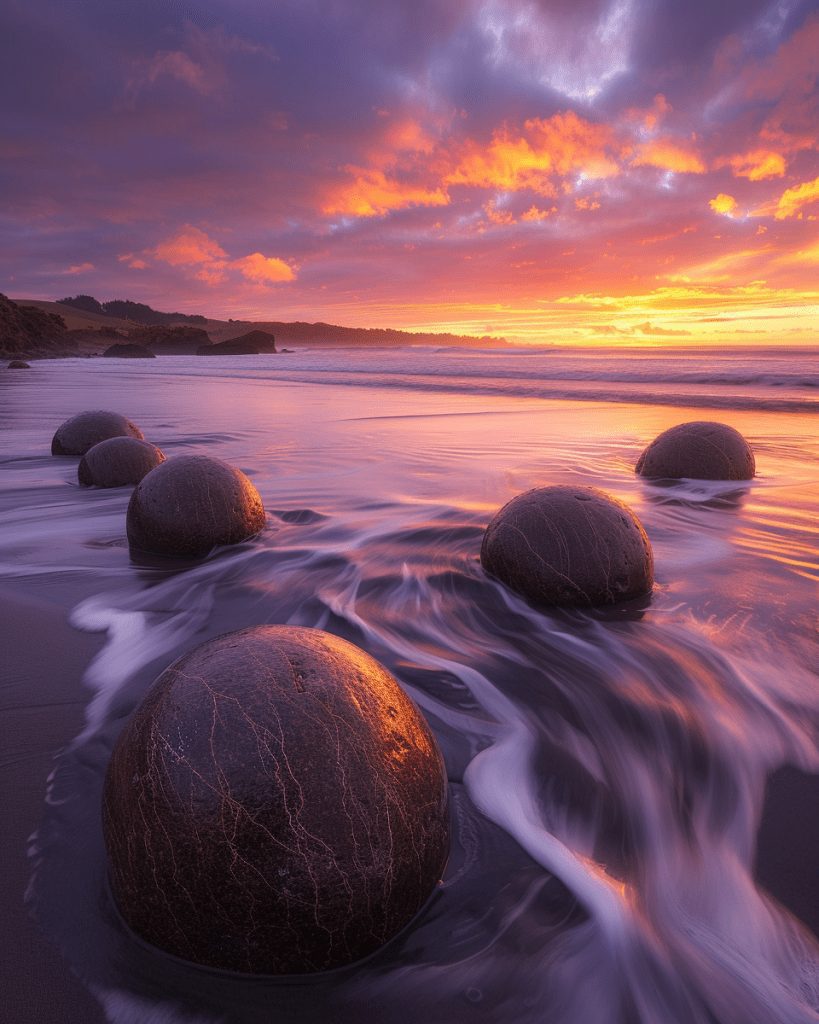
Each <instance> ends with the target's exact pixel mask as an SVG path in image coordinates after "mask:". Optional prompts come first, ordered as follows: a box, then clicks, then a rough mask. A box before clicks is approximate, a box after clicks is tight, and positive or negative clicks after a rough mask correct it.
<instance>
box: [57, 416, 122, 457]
mask: <svg viewBox="0 0 819 1024" xmlns="http://www.w3.org/2000/svg"><path fill="white" fill-rule="evenodd" d="M109 437H135V438H137V440H139V441H141V440H142V431H141V430H140V429H139V427H137V426H136V425H135V424H134V423H132V422H131V421H130V420H129V419H126V417H125V416H120V414H119V413H117V412H106V411H104V410H102V409H97V410H94V411H89V412H80V413H77V415H76V416H72V417H71V419H68V420H66V421H65V423H62V424H61V425H60V426H59V427H58V428H57V432H56V433H55V434H54V437H53V438H52V441H51V454H52V455H85V453H86V452H87V451H88V449H89V448H93V447H94V445H95V444H99V443H100V441H106V440H108V438H109Z"/></svg>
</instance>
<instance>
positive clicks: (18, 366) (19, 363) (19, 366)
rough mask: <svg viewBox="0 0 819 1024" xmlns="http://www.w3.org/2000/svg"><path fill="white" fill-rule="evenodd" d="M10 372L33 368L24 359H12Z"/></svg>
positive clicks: (9, 367) (9, 366)
mask: <svg viewBox="0 0 819 1024" xmlns="http://www.w3.org/2000/svg"><path fill="white" fill-rule="evenodd" d="M8 369H9V370H30V369H31V366H30V365H29V364H28V363H26V362H24V361H23V360H22V359H12V361H11V362H10V363H9V365H8Z"/></svg>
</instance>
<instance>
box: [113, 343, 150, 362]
mask: <svg viewBox="0 0 819 1024" xmlns="http://www.w3.org/2000/svg"><path fill="white" fill-rule="evenodd" d="M102 354H103V355H104V356H109V357H111V358H114V359H156V353H155V352H151V351H150V349H147V348H145V346H144V345H134V344H120V345H111V347H110V348H107V349H106V350H105V351H104V352H103V353H102Z"/></svg>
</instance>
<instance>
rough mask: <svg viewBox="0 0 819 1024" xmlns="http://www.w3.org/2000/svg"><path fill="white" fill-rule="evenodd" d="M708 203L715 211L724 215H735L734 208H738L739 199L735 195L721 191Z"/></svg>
mask: <svg viewBox="0 0 819 1024" xmlns="http://www.w3.org/2000/svg"><path fill="white" fill-rule="evenodd" d="M708 205H709V206H710V207H711V209H712V210H713V211H714V213H721V214H722V215H723V216H724V217H733V215H734V210H736V208H737V201H736V199H734V197H733V196H729V195H726V194H725V192H720V193H719V195H716V196H714V198H713V199H709V200H708Z"/></svg>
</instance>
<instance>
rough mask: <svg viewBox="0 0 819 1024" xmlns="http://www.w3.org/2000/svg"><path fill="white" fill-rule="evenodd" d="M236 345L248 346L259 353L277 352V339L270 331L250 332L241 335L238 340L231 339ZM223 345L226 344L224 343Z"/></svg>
mask: <svg viewBox="0 0 819 1024" xmlns="http://www.w3.org/2000/svg"><path fill="white" fill-rule="evenodd" d="M230 342H231V343H232V344H234V345H236V344H241V345H248V346H250V347H252V348H254V349H255V350H256V351H257V352H260V353H267V352H275V351H276V338H275V337H274V336H273V335H272V334H271V333H270V331H248V332H247V334H240V335H239V336H238V337H237V338H231V339H230ZM222 344H226V343H225V342H222Z"/></svg>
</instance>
